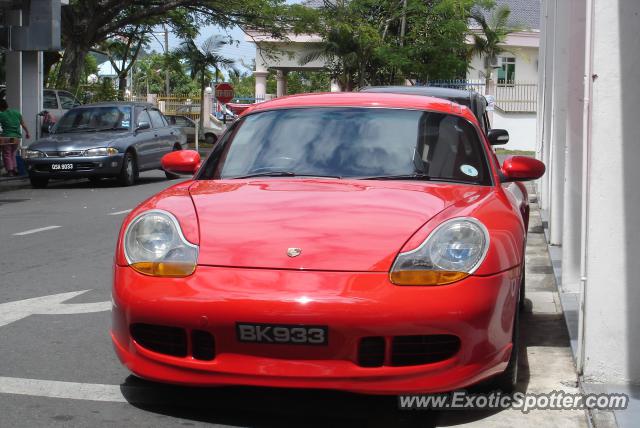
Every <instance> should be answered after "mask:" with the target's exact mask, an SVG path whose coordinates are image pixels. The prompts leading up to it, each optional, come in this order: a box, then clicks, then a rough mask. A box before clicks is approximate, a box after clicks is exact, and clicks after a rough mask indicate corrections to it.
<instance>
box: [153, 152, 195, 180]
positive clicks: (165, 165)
mask: <svg viewBox="0 0 640 428" xmlns="http://www.w3.org/2000/svg"><path fill="white" fill-rule="evenodd" d="M161 163H162V169H164V170H165V171H167V172H172V173H174V174H184V175H191V174H195V172H196V171H197V170H198V169H199V168H200V153H198V152H196V151H195V150H176V151H174V152H171V153H167V154H166V155H164V156H163V157H162V161H161Z"/></svg>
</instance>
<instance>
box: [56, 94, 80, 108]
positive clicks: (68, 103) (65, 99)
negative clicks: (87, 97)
mask: <svg viewBox="0 0 640 428" xmlns="http://www.w3.org/2000/svg"><path fill="white" fill-rule="evenodd" d="M58 97H59V98H60V105H61V106H62V108H63V109H65V110H68V109H72V108H74V107H78V106H79V105H80V101H78V100H77V99H76V97H74V96H73V95H71V94H70V93H69V92H65V91H58Z"/></svg>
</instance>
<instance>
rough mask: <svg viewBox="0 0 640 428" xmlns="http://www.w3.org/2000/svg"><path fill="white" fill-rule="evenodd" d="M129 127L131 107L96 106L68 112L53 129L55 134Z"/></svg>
mask: <svg viewBox="0 0 640 428" xmlns="http://www.w3.org/2000/svg"><path fill="white" fill-rule="evenodd" d="M130 125H131V107H129V106H99V107H98V106H96V107H82V108H75V109H72V110H69V111H68V112H67V113H66V114H65V115H64V116H62V118H61V119H60V121H58V123H57V125H56V126H55V127H54V128H53V132H54V133H56V134H60V133H65V132H88V131H95V132H97V131H110V130H121V129H122V130H125V129H126V130H128V129H129V126H130Z"/></svg>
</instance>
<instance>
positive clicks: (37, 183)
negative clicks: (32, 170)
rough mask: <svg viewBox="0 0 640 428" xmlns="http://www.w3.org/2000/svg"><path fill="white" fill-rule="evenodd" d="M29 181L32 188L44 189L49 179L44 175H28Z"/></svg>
mask: <svg viewBox="0 0 640 428" xmlns="http://www.w3.org/2000/svg"><path fill="white" fill-rule="evenodd" d="M29 181H31V187H33V188H34V189H44V188H45V187H47V185H48V184H49V179H48V178H46V177H29Z"/></svg>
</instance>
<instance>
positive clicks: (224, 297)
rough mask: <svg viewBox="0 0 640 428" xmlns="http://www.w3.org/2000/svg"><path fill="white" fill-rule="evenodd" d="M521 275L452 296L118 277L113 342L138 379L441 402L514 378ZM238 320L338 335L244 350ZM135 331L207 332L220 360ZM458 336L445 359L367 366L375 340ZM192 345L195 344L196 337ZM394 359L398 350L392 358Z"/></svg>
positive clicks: (201, 270) (289, 283) (369, 284)
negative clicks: (176, 350) (321, 328)
mask: <svg viewBox="0 0 640 428" xmlns="http://www.w3.org/2000/svg"><path fill="white" fill-rule="evenodd" d="M517 270H518V269H513V270H511V271H507V272H503V273H500V274H497V275H492V276H488V277H470V278H467V279H465V280H463V281H460V282H458V283H455V284H451V285H448V286H440V287H398V286H395V285H393V284H391V283H390V282H389V281H388V275H387V274H386V273H349V272H311V271H282V270H281V271H278V270H261V269H240V268H216V267H207V266H199V267H198V268H197V270H196V272H195V273H194V274H193V275H192V276H190V277H187V278H182V279H171V278H152V277H147V276H143V275H141V274H138V273H136V272H135V271H133V270H132V269H131V268H129V267H121V266H116V267H115V272H114V273H115V275H114V288H113V325H112V330H111V336H112V340H113V344H114V347H115V350H116V353H117V355H118V357H119V358H120V360H121V361H122V363H123V364H124V365H125V366H126V367H128V368H129V370H131V371H132V372H133V373H135V374H136V375H138V376H140V377H143V378H147V379H150V380H154V381H160V382H168V383H175V384H183V385H196V386H215V385H253V386H270V387H287V388H323V389H339V390H345V391H352V392H360V393H368V394H401V393H431V392H443V391H451V390H455V389H459V388H463V387H467V386H469V385H472V384H474V383H477V382H479V381H481V380H484V379H486V378H488V377H491V376H493V375H495V374H498V373H500V372H502V371H503V370H504V369H505V368H506V365H507V362H508V360H509V356H510V353H511V333H512V326H513V316H514V313H515V308H516V304H517V298H518V297H517V296H518V294H517V291H518V282H519V279H518V278H519V275H518V272H516V271H517ZM236 322H255V323H273V324H302V325H327V326H328V328H329V344H328V345H326V346H304V345H282V344H280V345H276V344H252V343H251V344H250V343H241V342H239V341H238V340H237V339H236V330H235V324H236ZM134 323H144V324H151V325H161V326H172V327H179V328H181V329H185V331H187V332H190V331H193V330H200V331H201V330H205V331H207V332H210V333H211V334H212V335H213V337H214V338H215V350H216V351H215V358H214V359H213V360H211V361H201V360H198V359H195V358H194V357H193V356H192V355H191V350H192V344H189V353H188V355H187V356H186V357H175V356H170V355H165V354H161V353H159V352H154V351H152V350H150V349H147V348H145V347H143V346H141V345H140V344H139V343H138V342H137V341H136V340H134V339H132V337H131V333H130V326H131V325H132V324H134ZM438 334H449V335H455V336H457V337H458V338H459V339H460V343H461V345H460V348H459V351H458V352H457V353H456V354H455V355H453V356H452V357H451V358H448V359H446V360H443V361H438V362H435V363H430V364H420V365H412V366H403V367H394V366H391V365H389V364H388V363H389V356H388V355H387V357H386V359H385V364H384V365H383V366H381V367H362V366H360V365H358V358H357V353H358V344H359V343H360V340H361V339H362V338H363V337H369V336H383V337H385V338H386V339H387V340H390V339H391V338H392V337H394V336H399V335H438ZM187 337H190V336H189V334H187ZM387 352H389V351H388V350H387Z"/></svg>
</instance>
